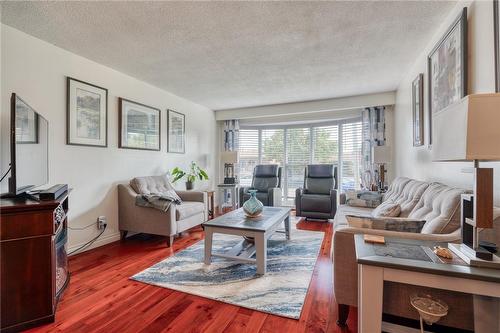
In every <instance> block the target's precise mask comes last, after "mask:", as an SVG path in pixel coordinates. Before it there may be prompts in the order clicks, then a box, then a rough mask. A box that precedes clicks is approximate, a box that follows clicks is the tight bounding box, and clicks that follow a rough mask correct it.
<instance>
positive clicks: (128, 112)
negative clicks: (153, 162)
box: [118, 97, 161, 150]
mask: <svg viewBox="0 0 500 333" xmlns="http://www.w3.org/2000/svg"><path fill="white" fill-rule="evenodd" d="M160 124H161V112H160V109H157V108H154V107H151V106H147V105H144V104H141V103H137V102H133V101H130V100H128V99H125V98H121V97H120V98H118V127H119V138H118V147H119V148H129V149H143V150H160V144H161V142H160V140H161V139H160V128H161V125H160Z"/></svg>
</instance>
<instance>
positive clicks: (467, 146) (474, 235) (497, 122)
mask: <svg viewBox="0 0 500 333" xmlns="http://www.w3.org/2000/svg"><path fill="white" fill-rule="evenodd" d="M432 138H433V145H432V155H433V160H434V161H473V163H474V186H473V190H474V192H473V195H469V196H467V195H464V196H462V244H449V247H450V250H452V251H453V252H454V253H455V254H457V255H458V256H459V257H460V258H462V259H463V260H464V261H465V262H467V263H468V264H470V265H476V266H488V267H499V268H500V259H499V258H498V257H497V256H494V255H493V254H492V253H490V252H489V251H487V250H486V249H484V248H482V247H480V244H479V238H478V229H481V228H493V169H492V168H481V167H480V166H479V163H480V162H481V161H498V160H500V94H473V95H469V96H466V97H464V98H462V99H461V100H460V101H459V102H457V103H455V104H452V105H449V106H448V107H446V108H444V109H442V110H440V111H438V112H436V113H434V114H433V116H432Z"/></svg>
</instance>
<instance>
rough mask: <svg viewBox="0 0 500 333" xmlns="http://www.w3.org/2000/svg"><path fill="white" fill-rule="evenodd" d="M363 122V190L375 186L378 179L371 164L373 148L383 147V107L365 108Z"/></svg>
mask: <svg viewBox="0 0 500 333" xmlns="http://www.w3.org/2000/svg"><path fill="white" fill-rule="evenodd" d="M362 121H363V146H362V155H363V174H362V177H361V181H362V184H363V187H364V188H365V189H370V187H371V184H374V183H375V184H376V183H377V181H378V179H376V178H377V177H376V176H377V175H376V172H375V166H374V164H373V147H375V146H385V107H384V106H376V107H370V108H365V109H364V110H363V113H362Z"/></svg>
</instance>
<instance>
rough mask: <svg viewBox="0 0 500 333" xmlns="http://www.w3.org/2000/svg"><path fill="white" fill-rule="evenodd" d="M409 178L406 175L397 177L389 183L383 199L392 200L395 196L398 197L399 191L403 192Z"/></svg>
mask: <svg viewBox="0 0 500 333" xmlns="http://www.w3.org/2000/svg"><path fill="white" fill-rule="evenodd" d="M410 180H411V179H410V178H407V177H397V178H396V179H394V181H393V182H392V183H391V185H389V188H388V189H387V192H385V193H384V196H383V198H382V199H383V201H391V200H392V201H394V199H395V198H399V197H400V196H401V193H403V189H404V188H405V186H406V184H408V182H409V181H410Z"/></svg>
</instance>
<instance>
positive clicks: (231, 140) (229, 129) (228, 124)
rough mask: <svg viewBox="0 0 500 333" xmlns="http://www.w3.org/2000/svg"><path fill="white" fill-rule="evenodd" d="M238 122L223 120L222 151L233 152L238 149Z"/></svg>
mask: <svg viewBox="0 0 500 333" xmlns="http://www.w3.org/2000/svg"><path fill="white" fill-rule="evenodd" d="M239 133H240V121H239V120H225V121H224V150H225V151H234V150H238V147H239V137H240V135H239Z"/></svg>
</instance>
